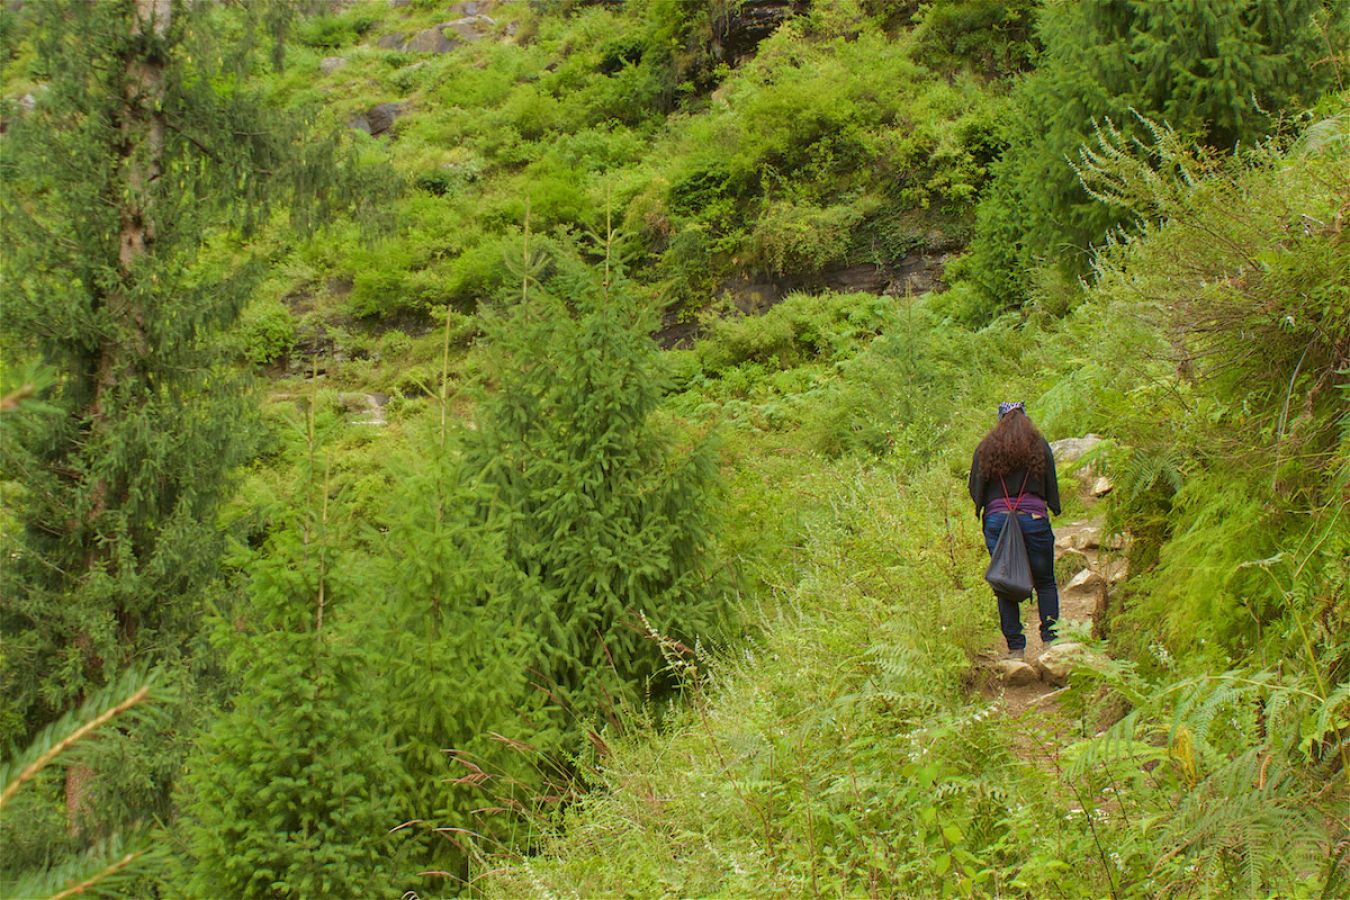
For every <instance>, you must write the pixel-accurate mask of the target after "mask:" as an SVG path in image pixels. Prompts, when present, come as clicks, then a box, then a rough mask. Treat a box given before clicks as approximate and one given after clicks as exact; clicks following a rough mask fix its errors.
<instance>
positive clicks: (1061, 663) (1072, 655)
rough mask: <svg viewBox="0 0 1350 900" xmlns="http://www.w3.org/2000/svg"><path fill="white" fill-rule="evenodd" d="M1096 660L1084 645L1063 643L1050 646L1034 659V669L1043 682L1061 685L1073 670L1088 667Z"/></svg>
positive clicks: (1069, 642)
mask: <svg viewBox="0 0 1350 900" xmlns="http://www.w3.org/2000/svg"><path fill="white" fill-rule="evenodd" d="M1097 658H1098V656H1097V654H1096V653H1095V652H1094V651H1092V650H1090V649H1089V648H1088V647H1087V646H1086V645H1084V644H1079V643H1077V642H1075V641H1065V642H1062V643H1055V644H1051V645H1050V647H1049V649H1047V650H1046V651H1045V652H1044V653H1042V654H1041V655H1040V656H1038V657H1036V660H1035V667H1036V670H1037V671H1038V672H1039V673H1040V677H1041V678H1042V679H1043V680H1045V681H1047V682H1049V683H1050V684H1054V685H1061V684H1065V683H1066V682H1067V681H1068V680H1069V673H1070V672H1072V671H1073V670H1074V669H1075V668H1077V667H1079V666H1083V665H1089V664H1091V663H1092V662H1093V661H1094V660H1096V659H1097Z"/></svg>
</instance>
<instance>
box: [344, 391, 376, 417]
mask: <svg viewBox="0 0 1350 900" xmlns="http://www.w3.org/2000/svg"><path fill="white" fill-rule="evenodd" d="M337 403H338V406H340V407H342V409H343V411H344V412H365V411H366V410H367V409H369V408H370V401H369V400H367V399H366V395H365V394H354V393H347V392H343V393H341V394H338V395H337Z"/></svg>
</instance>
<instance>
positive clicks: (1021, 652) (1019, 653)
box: [1007, 650, 1027, 659]
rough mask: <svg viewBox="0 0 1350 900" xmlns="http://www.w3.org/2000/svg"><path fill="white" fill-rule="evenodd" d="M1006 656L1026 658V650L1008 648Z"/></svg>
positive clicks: (1009, 657)
mask: <svg viewBox="0 0 1350 900" xmlns="http://www.w3.org/2000/svg"><path fill="white" fill-rule="evenodd" d="M1007 658H1008V659H1026V658H1027V651H1026V650H1009V651H1008V656H1007Z"/></svg>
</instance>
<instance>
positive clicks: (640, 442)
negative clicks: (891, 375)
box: [464, 235, 720, 721]
mask: <svg viewBox="0 0 1350 900" xmlns="http://www.w3.org/2000/svg"><path fill="white" fill-rule="evenodd" d="M607 244H608V246H612V245H613V235H611V236H610V239H609V240H608V242H607ZM607 256H608V254H607ZM525 260H526V262H527V265H526V268H527V269H529V268H531V267H530V265H529V261H530V256H529V254H528V250H527V253H526V255H525ZM550 288H551V290H543V289H542V288H541V286H539V285H538V284H537V283H536V282H535V281H534V279H533V278H532V277H531V276H530V275H529V274H526V275H525V277H524V279H523V287H522V291H521V297H520V299H519V302H518V303H516V304H515V305H514V307H513V308H512V309H511V310H510V311H509V312H508V313H506V314H500V315H498V316H496V317H495V318H493V319H491V321H490V324H489V325H488V329H489V332H490V337H491V339H492V342H493V346H494V348H495V353H496V357H495V359H494V360H493V365H492V368H491V371H493V372H496V373H500V374H499V377H498V383H497V384H496V386H495V388H496V389H495V390H494V391H492V392H491V393H490V394H488V395H487V396H486V397H484V398H483V399H482V402H481V405H480V409H479V413H478V416H477V428H476V429H475V430H473V431H470V432H469V433H468V434H467V435H466V436H465V449H464V464H465V469H466V472H467V474H468V475H469V476H470V477H472V478H475V479H481V481H482V482H483V484H484V485H485V487H487V488H488V489H489V491H490V501H489V502H487V503H485V504H483V506H482V508H481V513H480V515H481V516H482V517H483V519H484V520H489V521H490V519H489V518H488V517H489V516H495V515H500V516H501V517H502V519H501V521H502V526H501V527H502V529H503V532H502V537H503V552H504V554H505V558H506V562H507V565H508V567H509V569H510V571H511V574H512V576H513V578H514V579H515V580H516V581H517V585H516V586H514V587H513V590H514V591H515V592H516V594H517V597H518V600H517V603H518V604H519V606H520V615H521V616H522V622H523V624H524V625H525V627H526V628H528V629H529V631H530V633H531V635H532V640H533V641H534V646H533V647H532V649H531V654H532V659H531V660H530V663H531V668H532V670H534V671H537V673H538V675H539V677H540V678H541V687H543V688H544V689H546V690H548V691H550V692H551V693H552V695H553V697H554V698H556V701H557V703H558V705H559V707H560V708H561V712H562V714H563V717H564V718H563V720H564V721H574V720H573V719H572V717H574V716H579V717H589V716H592V715H595V714H597V713H603V712H608V711H612V708H613V706H614V705H616V704H617V703H619V702H622V701H625V700H631V699H634V698H637V697H639V696H640V695H641V691H642V690H643V688H644V686H645V685H646V684H647V683H648V682H649V681H650V680H651V679H653V678H654V677H655V676H657V674H658V672H659V671H660V669H661V655H660V652H659V649H658V647H657V645H656V643H655V642H654V641H653V640H652V639H651V636H650V635H649V634H648V633H647V627H648V623H649V624H650V627H652V628H654V629H656V630H657V631H659V632H661V633H663V634H667V635H671V636H680V637H684V638H687V639H692V638H693V637H694V636H697V635H699V634H700V633H702V632H705V631H706V630H707V629H709V628H711V627H713V625H714V624H715V623H716V622H717V620H718V615H719V600H720V597H719V591H718V588H719V587H720V582H719V578H718V569H717V568H716V563H715V561H714V558H713V543H712V514H711V509H712V507H711V499H712V495H713V493H714V492H715V490H716V485H717V473H716V466H715V463H714V458H713V455H712V453H711V448H710V446H709V445H708V444H707V443H700V444H698V445H696V446H694V447H691V448H688V449H684V448H678V447H677V446H676V442H675V439H674V436H673V435H672V434H671V432H670V431H669V430H668V429H666V428H663V427H661V426H660V425H658V423H657V422H656V421H655V420H654V414H655V412H656V408H657V405H658V404H659V402H660V400H661V396H662V390H663V384H664V383H665V382H664V378H663V373H662V369H661V361H660V359H659V355H658V352H657V349H656V346H655V344H654V343H653V342H652V340H651V338H650V333H651V330H652V320H651V317H650V315H649V313H648V312H647V311H646V310H645V309H644V308H643V307H642V306H641V305H640V304H638V303H637V302H636V301H635V300H634V299H633V298H632V297H631V296H629V295H628V294H627V292H626V291H625V290H624V282H623V279H622V278H621V277H619V276H618V275H617V273H616V271H615V270H614V268H613V267H612V265H611V263H610V262H609V261H608V259H607V261H606V263H605V267H604V273H603V276H602V277H599V278H597V277H596V276H595V275H594V274H593V273H592V272H590V270H585V271H571V272H564V273H563V274H560V275H557V276H555V277H553V278H552V279H551V281H550ZM552 289H556V290H557V291H558V292H559V293H560V294H561V295H562V296H558V295H557V294H555V293H553V292H552ZM563 298H565V300H564V299H563ZM644 616H645V617H646V622H645V623H644V620H643V617H644Z"/></svg>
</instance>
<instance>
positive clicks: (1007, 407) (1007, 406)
mask: <svg viewBox="0 0 1350 900" xmlns="http://www.w3.org/2000/svg"><path fill="white" fill-rule="evenodd" d="M1014 409H1020V410H1021V411H1022V412H1023V414H1025V413H1026V411H1027V405H1026V404H1025V403H1023V402H1022V401H1021V400H1014V401H1013V402H1012V403H1000V404H999V405H998V418H999V421H1000V422H1001V421H1003V417H1004V416H1006V415H1007V414H1008V413H1010V412H1012V411H1013V410H1014Z"/></svg>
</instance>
